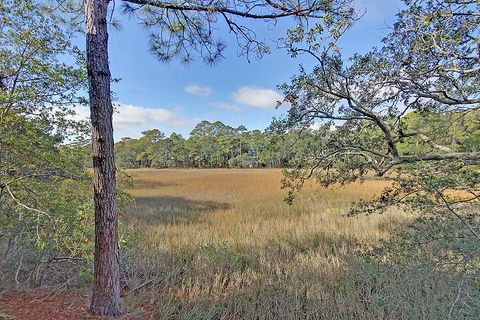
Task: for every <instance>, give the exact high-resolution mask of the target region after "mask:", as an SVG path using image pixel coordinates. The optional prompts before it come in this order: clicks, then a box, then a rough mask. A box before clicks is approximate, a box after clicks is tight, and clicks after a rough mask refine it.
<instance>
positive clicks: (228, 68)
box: [78, 0, 401, 141]
mask: <svg viewBox="0 0 480 320" xmlns="http://www.w3.org/2000/svg"><path fill="white" fill-rule="evenodd" d="M355 5H356V7H357V9H358V10H360V11H361V12H365V13H364V15H363V17H362V18H361V19H360V21H358V22H357V23H356V24H355V25H354V26H353V28H351V29H350V30H349V31H347V33H346V34H345V35H344V36H343V37H342V38H341V40H340V41H339V44H338V45H339V47H340V48H341V51H342V55H343V56H344V57H348V56H351V55H352V54H353V53H355V52H358V53H366V52H368V51H369V49H370V48H372V47H373V46H378V45H379V44H380V40H381V38H382V37H383V36H385V35H387V34H388V32H389V27H390V26H392V23H393V21H394V20H395V14H396V13H397V12H398V11H399V8H400V7H401V1H400V0H355ZM116 10H117V11H118V14H116V16H117V17H118V18H119V19H120V23H121V30H113V29H112V30H110V36H109V58H110V69H111V73H112V77H114V78H120V79H121V80H120V81H119V82H118V83H114V84H112V90H113V91H114V92H115V96H116V104H117V105H118V106H117V112H116V113H115V115H114V136H115V140H116V141H118V140H120V138H122V137H131V138H138V137H140V136H141V132H142V131H145V130H148V129H154V128H156V129H159V130H161V131H162V132H164V133H166V134H167V135H170V134H171V133H172V132H177V133H181V134H182V135H184V136H185V137H188V134H189V133H190V131H191V130H192V129H193V128H194V126H195V125H196V124H197V123H198V122H200V121H202V120H208V121H217V120H219V121H222V122H223V123H225V124H227V125H230V126H233V127H237V126H239V125H245V126H246V127H247V129H249V130H253V129H260V130H264V129H265V128H266V127H268V125H269V124H270V123H271V120H272V117H274V116H279V115H281V114H283V113H285V112H286V111H287V109H286V108H287V107H280V108H279V109H275V106H276V101H278V100H281V99H282V95H281V92H279V91H277V90H276V87H277V85H279V84H282V83H284V82H288V81H289V79H290V78H291V77H292V76H294V75H295V74H296V73H297V72H298V67H299V65H300V64H303V65H305V66H307V68H308V67H311V66H313V63H314V61H313V59H312V58H309V57H307V56H299V57H298V58H296V59H293V58H291V57H289V55H288V54H287V52H286V51H285V50H281V49H277V50H273V52H272V53H271V54H269V55H266V56H264V57H263V58H262V59H261V60H255V59H252V60H251V61H250V62H249V61H247V59H246V58H245V57H239V56H238V52H239V48H238V47H236V46H235V44H234V43H232V40H233V38H232V36H231V35H230V34H228V33H227V32H225V31H220V32H221V33H220V36H221V38H222V39H223V40H224V41H225V42H226V43H227V48H226V50H225V59H223V60H221V61H220V62H219V63H218V64H216V65H214V66H210V65H206V64H204V63H203V62H202V61H201V60H200V59H199V58H198V59H196V60H194V61H193V62H191V63H189V64H187V65H185V64H183V63H181V62H180V61H178V60H172V61H171V62H169V63H167V64H165V63H161V62H159V61H158V60H157V59H156V58H155V57H154V56H153V55H152V54H151V53H150V52H149V46H148V31H146V30H144V29H143V28H142V27H141V26H140V25H139V22H138V20H136V19H135V17H127V16H124V15H122V14H121V13H120V9H116ZM247 23H248V21H247ZM260 36H261V37H262V36H263V37H264V38H266V39H273V38H274V37H275V36H278V33H276V30H268V29H266V28H263V30H261V33H260ZM78 113H79V114H80V115H87V114H88V109H87V108H84V109H83V108H81V109H79V110H78Z"/></svg>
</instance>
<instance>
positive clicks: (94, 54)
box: [85, 0, 122, 316]
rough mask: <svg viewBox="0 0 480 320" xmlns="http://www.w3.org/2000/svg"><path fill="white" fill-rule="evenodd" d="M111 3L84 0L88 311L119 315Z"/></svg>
mask: <svg viewBox="0 0 480 320" xmlns="http://www.w3.org/2000/svg"><path fill="white" fill-rule="evenodd" d="M108 2H109V0H86V1H85V27H86V28H85V31H86V38H87V39H86V42H87V43H86V44H87V72H88V85H89V97H90V112H91V122H92V155H93V191H94V202H95V259H94V283H93V289H92V302H91V306H90V312H91V313H92V314H94V315H101V316H119V315H121V314H122V307H121V302H120V259H119V252H118V251H119V250H118V216H117V206H116V190H115V185H116V183H115V162H114V156H113V125H112V115H113V106H112V101H111V97H110V69H109V66H108V31H107V6H108Z"/></svg>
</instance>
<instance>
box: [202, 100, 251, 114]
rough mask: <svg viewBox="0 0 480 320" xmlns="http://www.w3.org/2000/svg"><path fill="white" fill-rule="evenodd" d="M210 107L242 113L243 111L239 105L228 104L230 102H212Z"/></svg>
mask: <svg viewBox="0 0 480 320" xmlns="http://www.w3.org/2000/svg"><path fill="white" fill-rule="evenodd" d="M210 105H211V106H213V107H215V108H219V109H223V110H228V111H235V112H242V111H243V109H242V107H240V106H239V105H237V104H235V103H230V102H221V101H219V102H212V103H211V104H210Z"/></svg>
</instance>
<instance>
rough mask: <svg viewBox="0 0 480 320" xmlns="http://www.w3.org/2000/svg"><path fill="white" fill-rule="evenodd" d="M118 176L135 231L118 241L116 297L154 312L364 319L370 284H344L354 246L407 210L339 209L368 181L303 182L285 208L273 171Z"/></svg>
mask: <svg viewBox="0 0 480 320" xmlns="http://www.w3.org/2000/svg"><path fill="white" fill-rule="evenodd" d="M128 173H129V174H130V175H131V176H132V177H133V178H134V186H133V189H132V190H130V191H131V193H132V194H133V195H134V196H135V198H136V202H135V205H134V206H132V207H131V208H130V209H129V210H128V211H127V212H125V213H123V215H122V221H123V223H124V225H125V226H126V228H128V229H129V230H130V231H131V234H133V235H134V236H133V237H132V238H131V239H127V241H129V243H130V245H128V246H125V248H124V249H123V250H124V253H123V256H124V259H125V260H126V263H125V265H127V266H130V267H129V268H127V270H124V273H125V275H126V279H127V285H128V288H129V289H130V290H133V292H132V293H131V294H128V295H127V296H126V297H125V300H126V302H127V304H130V305H139V304H140V303H145V302H148V303H147V304H148V305H149V306H150V308H154V309H155V312H156V313H157V314H158V317H159V318H160V319H305V318H310V319H320V318H327V319H334V318H345V319H348V318H351V317H352V315H357V316H356V318H372V317H371V315H372V314H370V313H369V312H370V311H369V307H368V301H367V300H368V295H369V293H362V292H361V290H362V289H361V288H360V289H359V288H358V286H357V288H354V287H350V285H349V282H348V281H354V282H355V281H356V280H355V277H352V275H354V274H355V272H357V271H358V270H356V268H361V266H359V265H357V262H356V260H355V258H354V253H355V252H361V251H364V250H365V249H367V248H370V247H372V246H374V245H377V244H379V243H380V241H382V240H384V239H388V238H389V237H390V236H391V235H392V234H393V233H394V232H397V231H399V230H400V229H401V228H402V226H403V225H405V223H406V222H407V221H408V219H409V218H408V217H407V216H406V215H405V214H402V213H401V212H389V213H388V214H384V215H372V216H359V217H354V218H352V217H346V216H345V214H346V213H347V211H348V209H349V207H350V204H351V202H352V201H355V200H359V199H368V198H371V197H372V196H373V195H374V194H379V193H380V192H381V191H382V189H383V188H384V187H385V186H386V182H384V181H379V180H368V181H366V182H365V183H363V184H353V185H350V186H348V187H345V188H338V189H334V190H316V189H315V188H314V187H313V186H311V185H308V186H306V188H305V190H303V191H302V192H301V193H300V194H299V195H298V197H297V199H296V202H295V203H294V204H293V205H292V206H288V205H287V204H286V203H284V202H283V201H282V199H283V197H284V196H285V191H284V190H281V189H280V179H281V171H280V170H274V169H272V170H270V169H265V170H263V169H262V170H258V169H257V170H255V169H252V170H235V169H208V170H207V169H203V170H201V169H199V170H195V169H185V170H182V169H179V170H171V169H168V170H132V171H129V172H128ZM348 279H350V280H348ZM139 286H141V287H142V288H141V289H139V290H136V288H138V287H139ZM350 290H354V291H355V290H356V292H354V293H353V294H350ZM412 298H414V297H412ZM365 299H366V300H365ZM363 300H365V301H363ZM139 312H140V311H139ZM392 315H393V316H392V318H394V317H395V314H394V313H392ZM384 318H390V316H385V317H384Z"/></svg>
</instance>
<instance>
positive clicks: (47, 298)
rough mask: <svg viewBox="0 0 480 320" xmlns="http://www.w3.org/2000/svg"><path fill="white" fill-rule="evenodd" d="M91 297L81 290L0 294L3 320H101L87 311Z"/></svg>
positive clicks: (0, 318)
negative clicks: (53, 292)
mask: <svg viewBox="0 0 480 320" xmlns="http://www.w3.org/2000/svg"><path fill="white" fill-rule="evenodd" d="M89 302H90V297H89V296H88V294H83V293H81V292H79V291H73V290H72V291H70V292H68V293H61V294H57V295H52V294H48V292H46V291H43V290H35V291H32V292H29V293H6V294H4V295H1V296H0V320H84V319H89V320H100V319H109V318H106V317H93V316H91V315H89V314H88V306H89ZM115 319H120V320H133V319H147V320H150V319H152V320H153V319H155V318H154V316H153V315H152V314H149V313H145V314H143V315H136V316H134V315H132V314H130V313H128V312H126V315H125V316H123V317H120V318H115Z"/></svg>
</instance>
